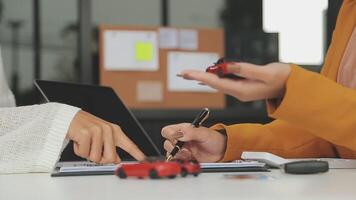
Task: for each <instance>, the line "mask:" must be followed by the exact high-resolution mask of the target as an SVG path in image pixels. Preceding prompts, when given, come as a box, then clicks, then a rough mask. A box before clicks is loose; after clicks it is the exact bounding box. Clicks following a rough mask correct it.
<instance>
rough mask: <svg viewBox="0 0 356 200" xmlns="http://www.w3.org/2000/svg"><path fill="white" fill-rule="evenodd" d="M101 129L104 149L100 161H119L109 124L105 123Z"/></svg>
mask: <svg viewBox="0 0 356 200" xmlns="http://www.w3.org/2000/svg"><path fill="white" fill-rule="evenodd" d="M102 131H103V146H104V151H103V155H102V159H101V161H100V162H101V163H115V162H120V161H121V160H120V158H119V157H118V155H117V153H116V146H115V142H114V136H113V130H112V128H111V126H110V125H108V124H105V125H103V126H102Z"/></svg>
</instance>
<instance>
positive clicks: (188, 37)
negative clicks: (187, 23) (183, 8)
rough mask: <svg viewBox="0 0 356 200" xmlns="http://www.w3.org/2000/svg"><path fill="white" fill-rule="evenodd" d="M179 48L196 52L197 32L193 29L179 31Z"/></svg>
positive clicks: (197, 44) (197, 43) (197, 45)
mask: <svg viewBox="0 0 356 200" xmlns="http://www.w3.org/2000/svg"><path fill="white" fill-rule="evenodd" d="M178 35H179V39H178V40H179V48H181V49H185V50H197V49H198V47H199V42H198V41H199V36H198V31H197V30H194V29H180V30H179V34H178Z"/></svg>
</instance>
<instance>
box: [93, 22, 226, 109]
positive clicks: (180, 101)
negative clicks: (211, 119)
mask: <svg viewBox="0 0 356 200" xmlns="http://www.w3.org/2000/svg"><path fill="white" fill-rule="evenodd" d="M159 30H160V27H137V26H111V25H101V26H100V44H99V56H100V66H99V72H100V84H101V85H104V86H110V87H112V88H113V89H114V90H115V92H116V93H117V94H118V95H119V96H120V98H121V99H122V100H123V101H124V103H125V104H126V105H127V106H128V107H129V108H134V109H152V108H160V109H196V108H202V107H209V108H224V107H225V95H224V94H222V93H220V92H202V91H172V90H170V89H169V88H168V83H167V73H168V70H167V62H168V58H167V56H168V54H169V52H172V51H174V52H197V53H198V52H207V53H215V54H217V55H218V56H219V57H222V56H223V55H224V32H223V30H222V29H190V30H194V31H195V32H196V33H197V46H196V48H195V49H192V50H186V49H182V48H178V47H177V48H158V50H157V54H158V60H157V62H158V66H159V67H157V68H155V66H154V65H153V66H151V67H152V68H150V69H149V70H146V71H140V70H130V68H129V67H127V68H123V69H120V70H112V69H110V67H108V66H107V65H108V64H107V63H106V61H105V56H108V52H105V49H106V48H105V45H107V44H108V43H107V42H105V41H104V39H105V38H104V37H105V33H107V32H108V31H111V32H113V31H118V32H120V31H150V32H152V31H153V32H156V33H157V34H158V33H159ZM188 45H189V44H188ZM138 48H141V49H145V48H147V45H146V44H145V43H142V44H139V46H138ZM122 54H125V52H124V51H122ZM111 56H112V55H111ZM147 56H151V55H147V53H146V54H142V53H139V54H137V55H136V58H137V59H145V57H147ZM148 67H150V66H148ZM192 84H196V83H193V82H192Z"/></svg>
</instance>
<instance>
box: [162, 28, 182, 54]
mask: <svg viewBox="0 0 356 200" xmlns="http://www.w3.org/2000/svg"><path fill="white" fill-rule="evenodd" d="M158 32H159V47H160V48H162V49H176V48H178V30H177V29H176V28H160V29H159V31H158Z"/></svg>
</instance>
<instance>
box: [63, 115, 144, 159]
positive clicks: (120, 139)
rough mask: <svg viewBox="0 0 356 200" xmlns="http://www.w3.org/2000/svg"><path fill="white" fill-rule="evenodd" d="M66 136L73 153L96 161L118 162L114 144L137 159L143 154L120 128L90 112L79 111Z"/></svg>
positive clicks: (142, 156) (142, 157)
mask: <svg viewBox="0 0 356 200" xmlns="http://www.w3.org/2000/svg"><path fill="white" fill-rule="evenodd" d="M67 138H69V139H71V140H73V143H74V153H75V154H76V155H78V156H80V157H82V158H86V159H88V160H91V161H93V162H96V163H119V162H120V161H121V159H120V158H119V156H118V155H117V153H116V146H118V147H120V148H121V149H123V150H125V151H126V152H128V153H129V154H130V155H131V156H132V157H134V158H135V159H137V160H143V159H144V158H145V155H144V154H143V153H142V152H141V150H140V149H139V148H138V147H137V146H136V145H135V144H134V143H133V142H132V141H131V140H130V139H129V138H128V137H127V136H126V135H125V134H124V133H123V131H122V130H121V128H120V127H119V126H118V125H116V124H112V123H109V122H106V121H104V120H102V119H100V118H98V117H95V116H94V115H91V114H90V113H87V112H84V111H79V112H78V113H77V114H76V115H75V117H74V119H73V120H72V122H71V124H70V127H69V130H68V133H67Z"/></svg>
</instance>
